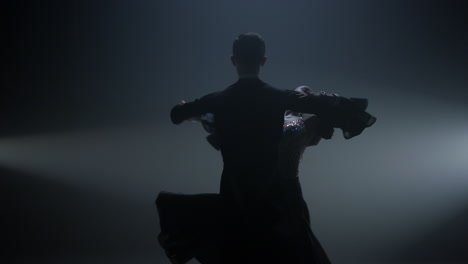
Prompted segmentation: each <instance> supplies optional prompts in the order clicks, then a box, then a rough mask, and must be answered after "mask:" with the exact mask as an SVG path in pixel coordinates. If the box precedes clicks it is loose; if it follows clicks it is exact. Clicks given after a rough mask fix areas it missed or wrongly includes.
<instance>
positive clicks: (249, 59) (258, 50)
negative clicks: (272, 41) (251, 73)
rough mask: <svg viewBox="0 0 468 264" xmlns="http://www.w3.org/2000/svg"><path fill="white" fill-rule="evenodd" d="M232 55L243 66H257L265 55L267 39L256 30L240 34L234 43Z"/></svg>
mask: <svg viewBox="0 0 468 264" xmlns="http://www.w3.org/2000/svg"><path fill="white" fill-rule="evenodd" d="M232 55H234V57H236V58H237V60H238V62H239V64H241V65H243V66H257V65H259V64H260V62H261V60H262V58H263V57H264V56H265V41H264V40H263V38H262V37H261V36H260V35H259V34H257V33H254V32H248V33H243V34H240V35H239V36H238V37H237V38H236V39H235V40H234V44H233V45H232Z"/></svg>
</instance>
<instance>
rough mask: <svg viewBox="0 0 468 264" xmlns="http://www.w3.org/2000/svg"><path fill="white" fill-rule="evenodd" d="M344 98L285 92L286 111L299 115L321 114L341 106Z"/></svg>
mask: <svg viewBox="0 0 468 264" xmlns="http://www.w3.org/2000/svg"><path fill="white" fill-rule="evenodd" d="M341 100H342V97H340V96H338V95H337V94H325V93H310V94H308V95H303V94H300V93H297V92H295V91H289V90H286V91H285V96H284V103H285V108H286V110H291V111H294V112H299V113H308V114H317V115H319V114H321V113H323V112H324V111H329V110H330V109H333V108H336V107H338V106H339V105H340V101H341Z"/></svg>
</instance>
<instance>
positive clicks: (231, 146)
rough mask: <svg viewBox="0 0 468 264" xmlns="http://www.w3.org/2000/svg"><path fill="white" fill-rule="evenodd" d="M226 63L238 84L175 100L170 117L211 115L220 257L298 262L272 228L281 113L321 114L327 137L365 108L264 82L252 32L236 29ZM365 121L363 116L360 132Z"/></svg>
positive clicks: (260, 46)
mask: <svg viewBox="0 0 468 264" xmlns="http://www.w3.org/2000/svg"><path fill="white" fill-rule="evenodd" d="M231 61H232V64H233V65H234V66H235V67H236V70H237V73H238V75H239V79H238V80H237V82H235V83H234V84H232V85H231V86H229V87H228V88H226V89H225V90H223V91H219V92H215V93H211V94H208V95H206V96H203V97H201V98H199V99H197V100H195V101H193V102H188V103H182V104H179V105H176V106H175V107H174V108H173V109H172V111H171V119H172V122H173V123H174V124H179V123H181V122H183V121H184V120H189V119H191V118H196V117H198V116H201V115H203V114H207V113H210V114H212V116H213V118H214V123H215V130H216V135H217V140H218V143H219V148H220V151H221V154H222V157H223V162H224V169H223V173H222V177H221V186H220V195H221V198H222V199H223V202H224V206H225V208H226V212H227V213H226V219H228V220H229V221H228V222H229V224H227V228H226V230H227V231H226V235H225V236H226V239H225V242H226V247H225V248H224V249H225V254H224V256H225V258H224V260H223V263H298V262H295V261H294V256H292V255H291V254H288V252H287V251H285V250H282V247H281V244H282V243H284V241H278V240H277V238H276V237H275V235H274V233H273V232H271V226H272V225H273V223H274V221H275V219H276V216H275V209H274V205H273V204H272V203H271V201H272V200H273V197H274V196H275V193H276V190H277V189H278V188H279V187H280V186H281V180H280V179H279V177H278V170H277V167H278V164H277V161H278V144H279V141H280V138H281V136H282V128H283V122H284V113H285V111H286V110H292V111H295V112H302V113H311V114H316V115H318V116H319V118H320V117H323V119H324V121H323V122H322V123H323V124H324V125H323V126H322V128H323V132H324V133H325V132H326V134H328V135H324V137H330V136H331V135H330V133H329V132H330V131H332V130H333V127H339V128H342V129H343V130H344V131H345V130H346V129H350V130H356V127H355V125H353V127H351V126H350V125H349V124H350V122H349V121H350V120H361V121H362V119H363V118H364V119H366V117H363V115H364V114H363V113H365V112H364V110H365V107H359V106H358V105H356V104H354V103H352V102H351V100H349V99H347V98H344V97H340V96H338V95H336V94H325V93H311V94H309V95H307V96H304V95H301V94H299V93H296V92H294V91H290V90H280V89H277V88H275V87H273V86H271V85H269V84H267V83H265V82H263V81H262V80H261V79H260V78H259V76H258V74H259V72H260V68H261V67H262V66H263V65H264V64H265V62H266V57H265V42H264V41H263V39H262V38H261V37H260V36H259V35H258V34H256V33H245V34H241V35H239V37H238V38H237V39H236V40H235V41H234V44H233V50H232V56H231ZM325 119H326V121H325ZM367 121H368V120H367ZM367 121H366V120H364V121H362V122H361V123H362V125H361V126H358V128H357V131H358V132H356V133H357V134H359V133H360V131H362V129H364V127H366V126H367V125H368V124H367V123H366V122H367ZM352 123H353V124H355V123H356V122H352ZM358 123H359V122H358ZM286 243H287V242H286Z"/></svg>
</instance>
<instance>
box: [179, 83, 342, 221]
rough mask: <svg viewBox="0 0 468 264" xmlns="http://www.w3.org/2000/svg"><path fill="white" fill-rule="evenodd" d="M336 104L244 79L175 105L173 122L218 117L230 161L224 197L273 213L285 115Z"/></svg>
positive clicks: (226, 167) (222, 143) (223, 148)
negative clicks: (271, 206)
mask: <svg viewBox="0 0 468 264" xmlns="http://www.w3.org/2000/svg"><path fill="white" fill-rule="evenodd" d="M336 100H337V97H335V96H325V95H311V96H301V95H300V94H298V93H296V92H294V91H290V90H280V89H277V88H274V87H272V86H271V85H269V84H267V83H265V82H263V81H261V80H260V79H258V78H244V79H239V80H238V81H237V82H236V83H234V84H232V85H231V86H229V87H228V88H226V89H225V90H223V91H220V92H215V93H211V94H208V95H206V96H203V97H201V98H199V99H197V100H195V101H193V102H188V103H185V104H183V105H177V106H175V107H174V108H173V109H172V111H171V119H172V122H173V123H175V124H178V123H181V122H182V121H184V120H187V119H190V118H193V117H196V116H200V115H202V114H206V113H212V114H213V115H214V120H215V126H216V128H215V129H216V135H217V138H218V140H219V143H220V150H221V153H222V156H223V161H224V169H223V174H222V178H221V186H220V194H221V196H222V197H224V198H225V199H226V200H227V201H229V202H232V203H233V204H234V205H236V206H240V207H241V208H244V209H245V208H251V209H252V210H255V211H257V212H258V213H259V214H260V211H263V209H265V210H267V209H266V207H268V206H267V204H268V200H269V199H270V198H271V195H274V187H275V184H278V178H277V166H278V164H277V160H278V144H279V140H280V138H281V135H282V129H283V122H284V113H285V111H286V110H292V111H296V112H302V113H311V114H320V113H321V112H326V111H328V110H329V109H330V108H331V107H332V106H333V104H334V103H335V102H336Z"/></svg>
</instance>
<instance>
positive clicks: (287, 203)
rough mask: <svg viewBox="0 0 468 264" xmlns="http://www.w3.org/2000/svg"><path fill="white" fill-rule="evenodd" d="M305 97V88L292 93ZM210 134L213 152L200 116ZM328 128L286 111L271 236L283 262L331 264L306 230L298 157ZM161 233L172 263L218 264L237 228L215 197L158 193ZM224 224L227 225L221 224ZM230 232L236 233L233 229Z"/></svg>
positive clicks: (208, 125) (328, 133)
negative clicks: (283, 254)
mask: <svg viewBox="0 0 468 264" xmlns="http://www.w3.org/2000/svg"><path fill="white" fill-rule="evenodd" d="M295 90H296V91H297V92H299V93H303V94H308V93H310V92H311V91H310V88H308V87H306V86H300V87H298V88H296V89H295ZM200 121H202V124H203V125H204V127H205V129H206V130H207V131H208V132H210V135H209V136H208V137H207V139H208V141H209V143H210V144H211V145H212V146H213V147H214V148H218V146H217V141H216V132H215V125H214V124H212V123H211V121H212V120H211V119H210V116H209V115H208V116H204V117H202V118H201V120H200ZM332 133H333V128H331V127H329V126H324V125H321V123H320V120H319V119H318V118H317V117H316V116H314V115H307V116H304V115H303V114H301V113H294V112H291V111H287V112H286V113H285V120H284V126H283V137H282V139H281V141H280V144H279V148H278V151H279V162H278V172H279V174H280V179H281V180H280V182H279V184H278V185H277V186H276V187H275V189H276V190H275V194H276V195H275V197H274V199H273V200H272V204H271V206H272V208H274V211H275V212H276V216H277V217H276V218H275V219H272V221H273V222H274V224H273V225H272V230H271V232H272V234H274V237H275V240H276V241H283V243H281V245H279V247H278V248H280V249H281V250H287V251H288V252H289V253H290V254H289V255H291V256H294V259H290V260H289V261H288V262H287V263H292V264H293V263H298V264H299V263H309V264H315V263H316V264H328V263H330V261H329V259H328V257H327V255H326V253H325V251H324V250H323V248H322V246H321V245H320V243H319V242H318V240H317V238H316V237H315V236H314V234H313V232H312V230H311V228H310V217H309V211H308V209H307V204H306V203H305V201H304V199H303V196H302V190H301V186H300V183H299V178H298V168H299V163H300V160H301V157H302V155H303V153H304V151H305V149H306V148H307V147H308V146H314V145H317V144H318V143H319V141H320V139H321V137H326V138H330V137H331V134H332ZM156 205H157V209H158V212H159V218H160V226H161V233H160V235H159V242H160V244H161V246H162V247H163V248H164V250H165V252H166V255H167V256H168V257H169V259H170V260H171V262H172V263H173V264H181V263H186V262H188V261H189V260H190V259H192V258H196V259H197V260H198V261H199V262H200V263H203V264H205V263H206V264H209V263H220V262H219V261H220V259H221V258H220V255H221V254H223V252H224V250H223V246H224V238H225V237H226V236H236V235H239V234H237V233H238V232H239V230H241V228H231V227H232V224H233V223H234V224H235V222H236V221H232V217H233V216H232V215H229V212H226V210H224V208H223V206H222V202H221V199H220V197H219V195H218V194H196V195H183V194H174V193H169V192H161V193H160V194H159V195H158V198H157V200H156ZM226 223H229V224H226ZM233 230H235V231H233Z"/></svg>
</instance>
